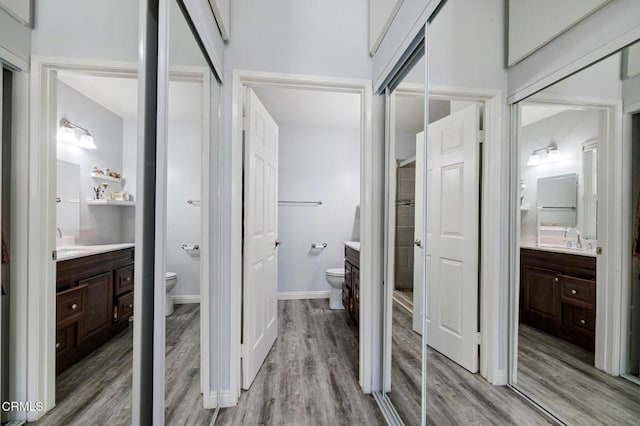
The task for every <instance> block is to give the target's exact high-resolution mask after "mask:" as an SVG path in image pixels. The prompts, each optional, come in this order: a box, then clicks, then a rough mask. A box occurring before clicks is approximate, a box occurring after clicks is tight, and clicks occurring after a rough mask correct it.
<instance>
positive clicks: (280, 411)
mask: <svg viewBox="0 0 640 426" xmlns="http://www.w3.org/2000/svg"><path fill="white" fill-rule="evenodd" d="M278 315H279V318H278V321H279V322H278V340H277V341H276V343H275V345H274V346H273V348H272V349H271V352H270V353H269V355H268V356H267V359H266V360H265V363H264V364H263V365H262V367H261V369H260V371H259V372H258V375H257V376H256V378H255V380H254V382H253V384H252V386H251V389H250V390H248V391H243V393H242V395H241V396H240V401H239V402H238V405H237V406H235V407H231V408H225V409H222V410H221V411H220V415H219V417H218V419H217V420H216V424H220V425H259V424H264V425H274V424H278V425H281V424H284V425H355V424H358V425H383V424H385V421H384V418H383V417H382V414H381V413H380V411H379V409H378V406H377V405H376V403H375V401H374V400H373V398H372V397H371V396H370V395H364V394H363V393H362V390H361V389H360V386H359V384H358V353H359V348H358V345H359V343H358V328H357V326H356V325H355V324H354V323H353V321H352V320H351V319H350V318H349V316H348V314H347V313H346V312H344V311H333V310H331V309H329V305H328V302H327V300H326V299H317V300H287V301H280V302H279V303H278Z"/></svg>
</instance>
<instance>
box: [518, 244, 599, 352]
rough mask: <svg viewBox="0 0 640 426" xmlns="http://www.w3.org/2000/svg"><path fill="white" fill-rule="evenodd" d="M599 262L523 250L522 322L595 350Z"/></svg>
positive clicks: (571, 256)
mask: <svg viewBox="0 0 640 426" xmlns="http://www.w3.org/2000/svg"><path fill="white" fill-rule="evenodd" d="M595 319H596V259H595V258H594V257H589V256H580V255H572V254H565V253H555V252H549V251H543V250H532V249H521V250H520V321H521V322H523V323H525V324H528V325H531V326H533V327H535V328H537V329H540V330H542V331H544V332H547V333H549V334H551V335H554V336H556V337H559V338H561V339H563V340H566V341H568V342H570V343H573V344H575V345H576V346H580V347H582V348H584V349H587V350H589V351H592V352H593V351H594V348H595Z"/></svg>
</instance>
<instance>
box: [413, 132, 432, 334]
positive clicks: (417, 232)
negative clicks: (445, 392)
mask: <svg viewBox="0 0 640 426" xmlns="http://www.w3.org/2000/svg"><path fill="white" fill-rule="evenodd" d="M422 176H424V132H420V133H418V134H417V135H416V188H415V192H416V194H415V200H416V201H415V210H414V214H415V219H416V220H415V228H414V240H415V242H416V243H418V242H419V244H414V247H413V331H415V332H416V333H418V334H420V335H422V331H423V324H424V321H423V318H424V314H425V312H424V307H423V306H422V300H423V284H424V257H423V256H424V244H422V242H423V241H424V222H423V221H422V217H423V215H424V179H422ZM427 182H431V179H430V178H427ZM427 262H429V259H428V258H427ZM427 270H429V268H428V265H427ZM426 314H427V318H426V321H429V316H428V315H429V312H428V310H427V312H426Z"/></svg>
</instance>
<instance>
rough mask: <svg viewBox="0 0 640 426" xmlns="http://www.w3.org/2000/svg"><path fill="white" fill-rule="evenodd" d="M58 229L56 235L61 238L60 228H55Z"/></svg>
mask: <svg viewBox="0 0 640 426" xmlns="http://www.w3.org/2000/svg"><path fill="white" fill-rule="evenodd" d="M56 229H57V230H58V237H60V238H62V231H61V230H60V228H56Z"/></svg>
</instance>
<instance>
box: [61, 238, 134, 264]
mask: <svg viewBox="0 0 640 426" xmlns="http://www.w3.org/2000/svg"><path fill="white" fill-rule="evenodd" d="M134 246H135V244H133V243H122V244H102V245H95V246H61V247H56V253H57V254H56V262H61V261H63V260H69V259H77V258H79V257H85V256H91V255H94V254H100V253H108V252H110V251H116V250H122V249H126V248H130V247H134Z"/></svg>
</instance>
